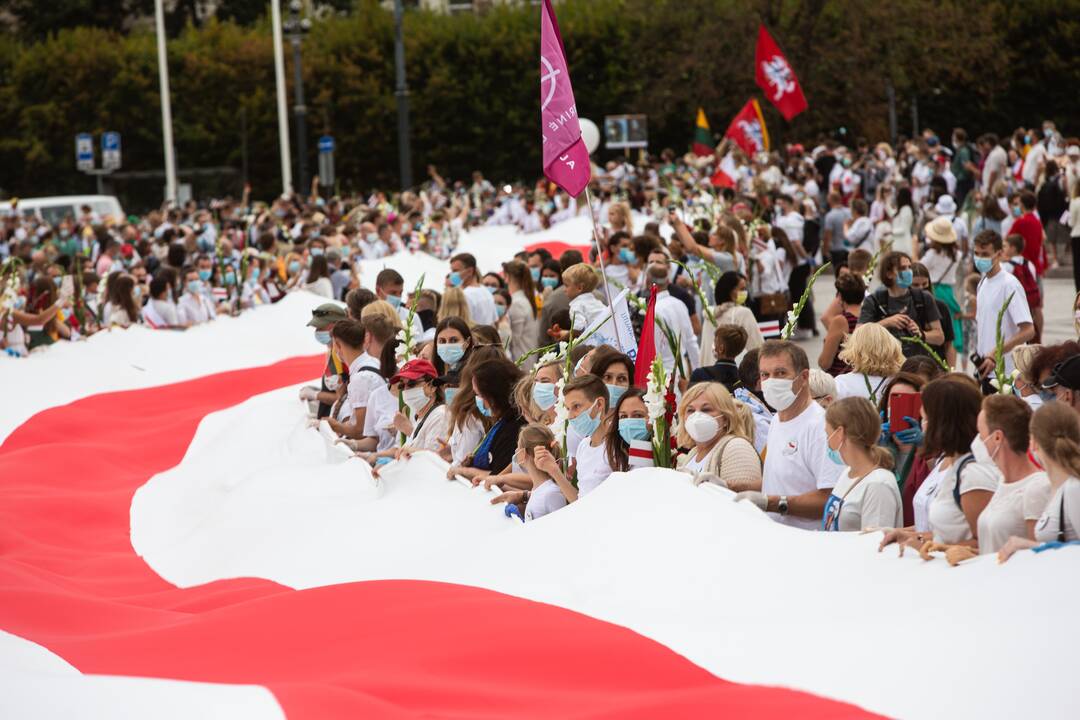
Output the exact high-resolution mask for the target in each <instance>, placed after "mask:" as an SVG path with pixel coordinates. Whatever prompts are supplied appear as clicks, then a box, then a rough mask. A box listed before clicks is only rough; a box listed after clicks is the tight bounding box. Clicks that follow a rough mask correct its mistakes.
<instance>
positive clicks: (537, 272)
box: [529, 267, 540, 282]
mask: <svg viewBox="0 0 1080 720" xmlns="http://www.w3.org/2000/svg"><path fill="white" fill-rule="evenodd" d="M529 273H530V274H531V275H532V279H533V282H540V268H538V267H533V268H529Z"/></svg>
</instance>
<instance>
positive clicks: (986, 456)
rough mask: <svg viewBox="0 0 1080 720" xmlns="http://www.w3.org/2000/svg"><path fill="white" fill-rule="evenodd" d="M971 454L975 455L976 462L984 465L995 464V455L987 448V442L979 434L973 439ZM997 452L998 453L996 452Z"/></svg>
mask: <svg viewBox="0 0 1080 720" xmlns="http://www.w3.org/2000/svg"><path fill="white" fill-rule="evenodd" d="M971 454H972V455H974V456H975V462H977V463H981V464H983V465H993V464H994V456H993V455H991V454H990V451H989V450H988V449H987V448H986V442H984V441H983V439H982V438H981V437H979V436H978V435H976V436H975V439H974V440H972V441H971ZM995 454H996V453H995Z"/></svg>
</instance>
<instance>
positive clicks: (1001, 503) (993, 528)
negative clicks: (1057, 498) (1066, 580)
mask: <svg viewBox="0 0 1080 720" xmlns="http://www.w3.org/2000/svg"><path fill="white" fill-rule="evenodd" d="M1030 423H1031V408H1029V407H1028V404H1027V403H1026V402H1024V401H1023V400H1021V399H1020V398H1018V397H1016V396H1015V395H990V396H989V397H987V398H986V399H985V400H983V406H982V411H981V412H980V413H979V419H978V429H979V437H978V439H977V440H976V442H975V444H974V446H973V447H974V449H975V451H976V455H977V456H983V455H984V456H985V457H982V458H980V459H981V460H982V461H983V462H986V461H987V460H989V461H990V462H992V463H993V464H994V465H996V466H997V469H998V470H999V471H1000V472H1001V482H1000V483H999V484H998V486H997V490H995V491H994V496H993V497H992V498H990V503H989V504H988V505H987V506H986V508H985V509H984V510H983V511H982V512H981V513H980V514H979V554H980V555H986V554H987V553H994V552H997V551H998V550H1000V549H1001V548H1002V547H1003V546H1004V545H1005V543H1006V542H1007V541H1008V539H1009V538H1010V537H1012V536H1013V535H1016V536H1019V537H1025V538H1028V539H1029V540H1034V539H1035V523H1036V522H1037V521H1038V519H1039V517H1040V516H1041V515H1042V514H1043V511H1044V510H1045V509H1046V503H1047V502H1049V500H1050V478H1048V477H1047V475H1046V473H1045V472H1043V471H1042V470H1040V469H1039V468H1038V467H1037V466H1036V465H1035V463H1033V462H1032V461H1031V458H1030V457H1029V456H1028V441H1029V434H1028V425H1029V424H1030Z"/></svg>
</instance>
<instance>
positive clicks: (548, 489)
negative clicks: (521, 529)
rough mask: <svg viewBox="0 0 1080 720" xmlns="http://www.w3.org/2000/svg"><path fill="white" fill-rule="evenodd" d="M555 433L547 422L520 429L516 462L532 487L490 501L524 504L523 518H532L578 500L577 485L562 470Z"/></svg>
mask: <svg viewBox="0 0 1080 720" xmlns="http://www.w3.org/2000/svg"><path fill="white" fill-rule="evenodd" d="M558 452H559V451H558V444H557V443H556V442H555V435H554V433H552V432H551V430H550V429H548V428H547V427H545V426H544V425H540V424H537V423H532V424H530V425H526V426H525V427H523V428H521V430H520V432H518V446H517V451H516V452H515V453H514V464H515V465H516V466H518V467H520V468H521V470H523V471H524V472H525V473H526V474H527V475H528V476H529V481H530V483H531V485H532V487H531V489H529V490H509V491H507V492H504V493H503V494H502V495H499V496H498V497H496V498H494V499H493V500H492V501H491V504H492V505H497V504H499V503H504V502H505V503H509V504H512V505H517V506H518V507H519V508H522V507H523V512H522V520H524V521H525V522H533V521H535V520H539V519H540V518H542V517H544V516H545V515H549V514H551V513H553V512H555V511H556V510H559V509H561V508H564V507H566V505H567V503H569V502H572V501H574V500H577V498H578V489H577V488H575V487H574V486H573V485H572V484H571V483H570V482H569V481H568V480H567V479H566V476H565V475H564V474H563V471H562V468H561V467H560V466H559V460H558Z"/></svg>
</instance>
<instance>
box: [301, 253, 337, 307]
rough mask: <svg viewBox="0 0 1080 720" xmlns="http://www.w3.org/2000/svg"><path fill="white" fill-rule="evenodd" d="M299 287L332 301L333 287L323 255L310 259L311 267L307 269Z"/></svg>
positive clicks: (328, 267)
mask: <svg viewBox="0 0 1080 720" xmlns="http://www.w3.org/2000/svg"><path fill="white" fill-rule="evenodd" d="M300 287H301V288H302V289H304V290H307V291H308V292H313V293H315V294H316V295H321V296H323V297H324V298H328V299H330V300H333V299H334V285H333V283H331V282H330V266H329V265H327V263H326V256H325V255H318V256H313V257H312V258H311V267H309V268H308V272H307V277H306V278H304V282H303V283H301V285H300Z"/></svg>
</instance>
